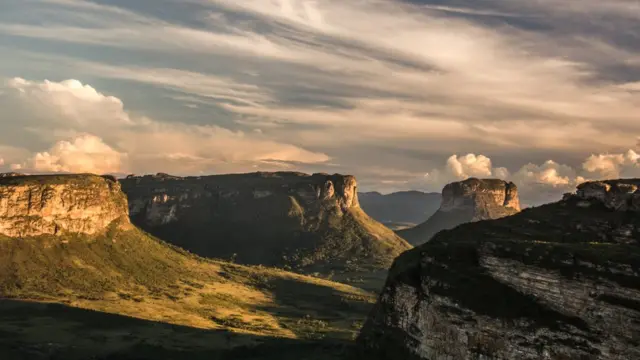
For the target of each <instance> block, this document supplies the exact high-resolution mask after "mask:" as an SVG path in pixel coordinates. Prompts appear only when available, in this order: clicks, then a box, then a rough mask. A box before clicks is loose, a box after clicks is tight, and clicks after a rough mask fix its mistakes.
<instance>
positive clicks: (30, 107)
mask: <svg viewBox="0 0 640 360" xmlns="http://www.w3.org/2000/svg"><path fill="white" fill-rule="evenodd" d="M5 90H6V91H4V92H3V93H2V95H0V104H1V105H2V107H3V109H5V110H6V111H7V114H10V115H11V117H12V119H14V122H13V123H12V124H5V125H3V127H4V128H5V129H7V130H10V133H11V134H12V135H11V137H15V136H16V135H17V136H19V137H20V138H22V139H24V138H28V137H30V136H32V137H36V138H38V139H39V140H40V142H42V143H43V144H47V143H52V144H51V145H50V147H47V148H46V149H45V150H43V151H37V152H35V154H34V155H33V156H31V157H30V158H29V159H27V160H25V161H24V162H17V163H14V164H13V166H12V167H13V169H21V170H28V171H37V172H92V173H124V172H129V171H140V172H160V171H168V172H173V173H177V174H187V173H193V172H201V171H209V172H218V171H233V170H234V168H235V167H240V168H243V167H245V168H246V167H255V168H260V167H261V166H262V165H264V163H268V164H269V165H272V164H273V163H274V162H276V163H281V166H286V165H287V163H289V162H300V163H315V162H325V161H328V160H329V158H328V157H327V156H326V155H324V154H321V153H314V152H310V151H307V150H304V149H303V148H300V147H297V146H294V145H290V144H285V143H279V142H275V141H272V140H268V139H264V138H263V137H262V136H261V135H260V134H257V133H253V134H245V133H243V132H234V131H230V130H228V129H224V128H221V127H218V126H196V125H192V126H184V125H182V126H179V125H178V124H175V123H163V122H160V121H156V120H154V119H151V118H147V117H135V116H131V115H130V114H129V113H128V112H127V111H125V109H124V104H123V102H122V101H121V100H120V99H118V98H116V97H113V96H108V95H105V94H103V93H101V92H99V91H97V90H96V89H94V88H93V87H91V86H89V85H84V84H82V83H81V82H80V81H78V80H65V81H62V82H51V81H46V80H45V81H43V82H34V81H28V80H25V79H21V78H15V79H11V80H9V81H7V83H6V86H5ZM1 137H2V135H0V138H1ZM1 140H3V141H5V142H8V141H10V140H11V139H10V138H9V137H6V136H5V137H4V139H1ZM24 152H28V149H25V150H24Z"/></svg>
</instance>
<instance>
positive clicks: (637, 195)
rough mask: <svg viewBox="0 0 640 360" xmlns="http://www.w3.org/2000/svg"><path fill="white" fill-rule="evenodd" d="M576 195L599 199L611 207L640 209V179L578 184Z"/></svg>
mask: <svg viewBox="0 0 640 360" xmlns="http://www.w3.org/2000/svg"><path fill="white" fill-rule="evenodd" d="M576 195H577V196H578V197H580V198H582V199H584V200H592V199H596V200H599V201H600V202H601V203H602V204H604V205H605V206H606V207H607V208H609V209H613V210H619V211H627V210H629V211H640V180H638V179H627V180H610V181H596V182H587V183H584V184H582V185H580V186H578V192H577V194H576ZM583 204H584V203H583Z"/></svg>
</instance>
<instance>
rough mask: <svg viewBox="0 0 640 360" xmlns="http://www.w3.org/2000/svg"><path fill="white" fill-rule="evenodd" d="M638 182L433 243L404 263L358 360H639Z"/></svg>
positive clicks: (590, 190) (593, 187)
mask: <svg viewBox="0 0 640 360" xmlns="http://www.w3.org/2000/svg"><path fill="white" fill-rule="evenodd" d="M639 186H640V180H619V181H608V182H596V183H588V184H585V185H582V186H580V188H579V190H578V193H577V194H575V195H567V196H565V198H564V199H563V201H560V202H557V203H554V204H549V205H545V206H541V207H538V208H531V209H526V210H524V211H522V212H521V213H520V214H517V215H513V216H510V217H506V218H502V219H499V220H493V221H483V222H477V223H471V224H466V225H462V226H459V227H457V228H456V229H453V230H448V231H442V232H441V233H439V234H438V235H436V236H435V237H434V238H433V239H432V240H431V241H430V242H428V243H426V244H424V245H422V246H420V247H418V248H416V249H414V250H411V251H409V252H406V253H404V254H403V255H402V256H400V257H399V258H398V259H397V260H396V262H395V264H394V265H393V267H392V269H391V271H390V275H389V278H388V280H387V284H386V286H385V288H384V290H383V293H382V295H381V296H380V298H379V301H378V304H377V305H376V308H375V310H374V311H373V312H372V314H371V315H370V318H369V320H368V321H367V323H366V325H365V327H364V329H363V331H362V333H361V336H360V340H359V344H360V350H361V353H360V355H361V357H362V358H363V359H368V360H383V359H384V360H395V359H407V360H418V359H420V360H440V359H442V360H444V359H447V360H463V359H464V360H470V359H485V360H497V359H523V360H534V359H536V360H537V359H557V360H560V359H562V360H565V359H566V360H578V359H580V360H582V359H589V360H601V359H611V360H613V359H615V360H622V359H640V191H639V190H638V188H639Z"/></svg>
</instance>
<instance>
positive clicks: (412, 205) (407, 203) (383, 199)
mask: <svg viewBox="0 0 640 360" xmlns="http://www.w3.org/2000/svg"><path fill="white" fill-rule="evenodd" d="M358 199H359V200H360V206H361V207H362V209H363V210H364V211H365V212H366V213H367V214H369V216H371V217H372V218H374V219H375V220H378V221H379V222H381V223H383V224H385V225H387V226H388V227H390V228H392V229H397V230H399V229H401V228H407V227H412V226H415V225H417V224H420V223H423V222H425V221H426V220H427V219H428V218H429V217H430V216H431V215H433V214H434V213H435V212H436V211H437V210H438V208H439V207H440V202H441V201H442V195H440V194H439V193H424V192H421V191H401V192H395V193H391V194H386V195H383V194H380V193H379V192H366V193H359V194H358Z"/></svg>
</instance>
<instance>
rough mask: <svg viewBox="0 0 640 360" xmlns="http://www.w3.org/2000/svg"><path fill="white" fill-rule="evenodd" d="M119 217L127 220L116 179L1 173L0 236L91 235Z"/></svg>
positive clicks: (125, 209)
mask: <svg viewBox="0 0 640 360" xmlns="http://www.w3.org/2000/svg"><path fill="white" fill-rule="evenodd" d="M116 220H120V221H123V222H124V223H128V221H129V220H128V209H127V199H126V197H125V195H124V194H123V193H122V192H121V191H120V184H118V182H117V181H115V179H114V178H110V177H100V176H95V175H41V176H25V175H21V174H14V173H12V174H7V175H6V176H3V175H0V234H2V235H5V236H9V237H31V236H39V235H56V236H61V235H65V234H72V233H79V234H80V233H81V234H88V235H92V234H96V233H99V232H101V231H104V230H105V229H106V228H107V227H108V226H109V225H110V224H111V223H113V222H114V221H116Z"/></svg>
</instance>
